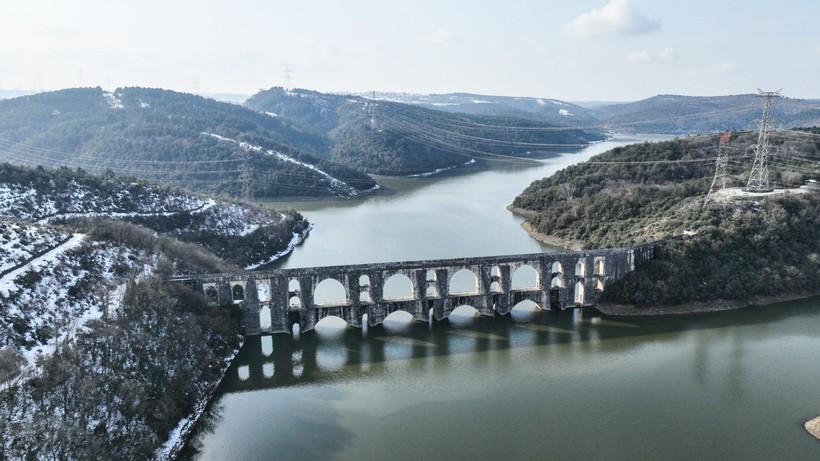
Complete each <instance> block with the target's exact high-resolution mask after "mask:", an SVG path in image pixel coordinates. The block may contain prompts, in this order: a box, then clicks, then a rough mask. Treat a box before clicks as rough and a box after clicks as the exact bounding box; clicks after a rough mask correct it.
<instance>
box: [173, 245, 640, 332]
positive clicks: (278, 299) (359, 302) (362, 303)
mask: <svg viewBox="0 0 820 461" xmlns="http://www.w3.org/2000/svg"><path fill="white" fill-rule="evenodd" d="M655 248H656V245H655V244H648V245H643V246H640V247H634V248H613V249H600V250H585V251H576V252H566V253H532V254H523V255H505V256H489V257H472V258H453V259H438V260H421V261H404V262H384V263H373V264H353V265H343V266H324V267H305V268H292V269H277V270H268V271H256V272H236V273H223V274H204V275H187V276H177V277H173V278H172V279H171V280H172V281H174V282H179V283H184V284H186V285H188V286H190V287H192V288H193V289H195V290H198V291H200V292H202V293H204V294H205V295H206V296H208V297H209V298H210V299H211V301H212V302H214V303H218V304H228V303H234V304H237V305H239V307H240V308H241V309H242V311H243V321H242V326H243V329H244V331H245V334H247V335H257V334H262V333H280V332H285V333H290V332H292V331H293V326H294V324H299V326H300V329H301V331H308V330H310V329H312V328H313V327H314V326H315V325H316V323H318V322H319V321H320V320H321V319H323V318H325V317H327V316H337V317H340V318H342V319H343V320H345V321H346V322H347V323H348V325H350V326H355V327H360V326H361V325H362V324H363V322H367V323H368V324H369V325H371V326H373V325H377V324H380V323H382V322H383V321H384V319H385V318H386V317H387V316H388V315H390V314H391V313H393V312H396V311H404V312H408V313H410V314H411V315H412V316H413V317H414V318H415V319H417V320H419V321H428V319H429V318H430V317H431V316H432V317H433V318H435V319H436V320H442V319H445V318H447V317H448V316H449V315H450V313H451V312H452V311H453V310H454V309H455V308H457V307H459V306H463V305H468V306H472V307H473V308H475V309H476V310H477V311H478V312H479V313H480V314H481V315H496V314H500V315H505V314H507V313H509V312H510V310H511V309H512V308H513V307H514V306H515V305H516V304H518V303H520V302H522V301H526V300H529V301H532V302H535V303H536V304H538V306H540V307H541V308H542V309H551V310H560V309H567V308H574V307H583V306H590V305H593V304H594V303H595V301H596V300H597V298H598V297H599V296H600V295H601V293H603V291H604V290H605V289H606V287H607V286H608V285H609V284H611V283H613V282H615V281H617V280H620V279H621V278H623V277H624V276H625V275H626V274H628V273H629V272H631V271H633V270H634V269H635V268H636V267H637V266H639V265H640V264H642V263H644V262H646V261H648V260H650V259H652V258H653V257H654V254H655ZM525 266H529V267H530V268H531V269H532V270H534V271H535V274H536V276H535V283H534V285H533V286H528V287H518V288H513V284H512V278H513V275H514V274H515V273H516V271H517V270H519V269H522V268H524V267H525ZM462 271H468V273H469V274H472V276H473V277H474V284H472V285H471V287H469V288H468V289H466V290H465V289H457V288H456V287H453V286H452V285H451V282H452V281H453V276H454V275H455V274H457V273H459V272H462ZM530 273H531V272H530ZM395 277H398V279H397V280H399V281H400V283H404V284H405V285H407V282H408V281H409V285H410V287H411V288H410V292H411V294H410V295H407V293H405V294H403V295H402V296H400V297H397V296H394V295H392V294H391V293H389V292H387V293H386V292H385V290H384V288H385V284H386V283H388V282H390V281H391V279H393V278H395ZM461 278H462V280H463V279H464V274H462V275H461ZM468 279H469V277H468ZM328 280H330V281H331V282H330V283H331V284H335V285H336V286H337V287H338V285H341V287H342V289H343V291H344V300H343V301H341V300H339V301H337V302H333V303H329V304H320V303H317V302H316V301H315V299H316V289H317V287H318V286H319V285H320V284H325V282H327V281H328ZM332 281H335V282H332ZM394 285H395V284H394Z"/></svg>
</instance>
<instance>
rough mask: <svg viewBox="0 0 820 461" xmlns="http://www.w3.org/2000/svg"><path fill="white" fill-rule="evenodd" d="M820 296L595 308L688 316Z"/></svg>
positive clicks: (817, 293) (808, 294)
mask: <svg viewBox="0 0 820 461" xmlns="http://www.w3.org/2000/svg"><path fill="white" fill-rule="evenodd" d="M817 296H820V290H815V291H807V292H801V293H791V294H781V295H770V296H753V297H751V298H749V299H716V300H713V301H689V302H685V303H680V304H662V305H657V306H648V307H638V306H636V305H634V304H616V303H609V302H602V303H598V304H596V305H595V308H596V309H598V310H599V311H601V312H602V313H604V314H607V315H615V316H631V315H687V314H704V313H709V312H723V311H732V310H737V309H743V308H746V307H752V306H761V305H766V304H776V303H783V302H788V301H797V300H801V299H810V298H814V297H817Z"/></svg>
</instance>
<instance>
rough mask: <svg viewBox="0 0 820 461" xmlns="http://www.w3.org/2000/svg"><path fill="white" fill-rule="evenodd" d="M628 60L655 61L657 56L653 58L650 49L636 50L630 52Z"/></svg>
mask: <svg viewBox="0 0 820 461" xmlns="http://www.w3.org/2000/svg"><path fill="white" fill-rule="evenodd" d="M626 60H627V61H628V62H651V61H654V60H655V58H653V57H652V55H651V54H649V52H648V51H636V52H634V53H630V54H629V56H628V57H627V58H626Z"/></svg>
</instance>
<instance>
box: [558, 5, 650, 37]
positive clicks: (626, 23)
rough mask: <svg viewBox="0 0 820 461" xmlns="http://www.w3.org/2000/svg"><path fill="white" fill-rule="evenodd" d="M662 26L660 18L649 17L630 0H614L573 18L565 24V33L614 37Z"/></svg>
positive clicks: (645, 32) (642, 32)
mask: <svg viewBox="0 0 820 461" xmlns="http://www.w3.org/2000/svg"><path fill="white" fill-rule="evenodd" d="M660 28H661V23H660V21H659V20H657V19H649V18H647V17H646V16H644V15H643V14H642V13H640V12H639V11H638V10H636V9H635V8H632V7H631V6H630V5H629V1H628V0H612V1H610V2H609V3H607V4H606V5H605V6H604V7H603V8H600V9H594V10H592V11H590V12H588V13H584V14H582V15H580V16H578V17H577V18H575V19H573V20H572V21H571V22H570V23H569V24H567V25H565V26H564V33H565V34H566V35H568V36H570V37H573V38H582V37H594V36H610V37H612V36H629V35H641V34H648V33H650V32H655V31H656V30H659V29H660Z"/></svg>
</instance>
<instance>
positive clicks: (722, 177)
mask: <svg viewBox="0 0 820 461" xmlns="http://www.w3.org/2000/svg"><path fill="white" fill-rule="evenodd" d="M730 139H732V131H731V130H729V131H727V132H726V133H724V134H723V136H721V137H720V141H718V156H717V160H716V161H715V177H714V178H713V179H712V187H710V188H709V193H708V194H706V200H705V202H706V203H708V202H709V200H711V198H712V196H713V195H714V194H715V192H717V191H719V190H722V189H725V188H726V168H727V167H728V166H729V154H728V153H727V150H726V149H725V148H724V147H723V146H724V144H726V143H728V142H729V140H730Z"/></svg>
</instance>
